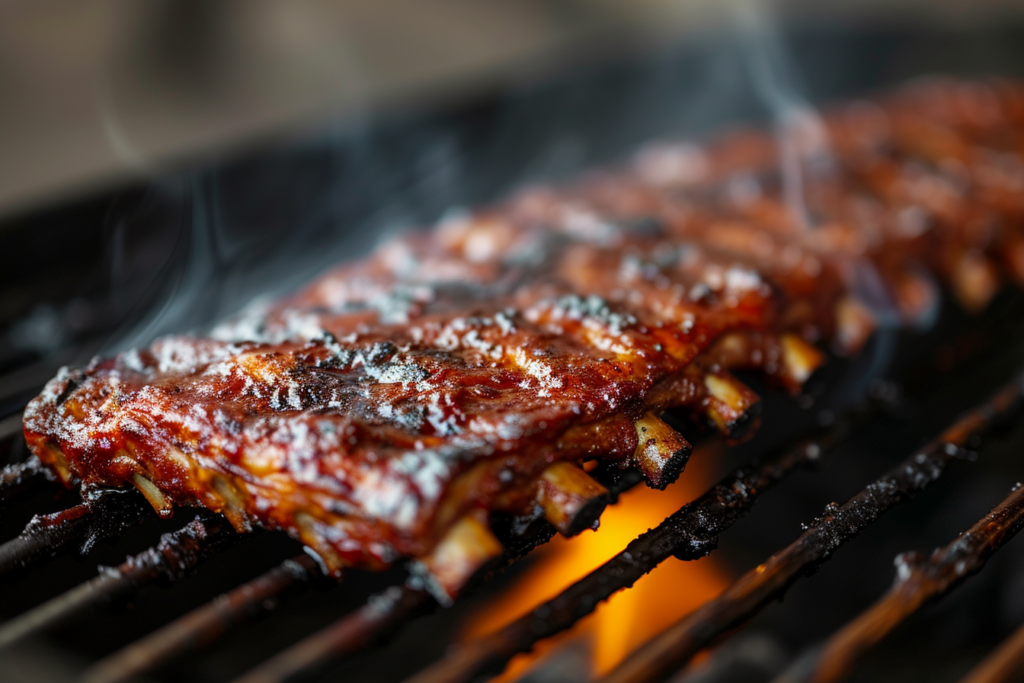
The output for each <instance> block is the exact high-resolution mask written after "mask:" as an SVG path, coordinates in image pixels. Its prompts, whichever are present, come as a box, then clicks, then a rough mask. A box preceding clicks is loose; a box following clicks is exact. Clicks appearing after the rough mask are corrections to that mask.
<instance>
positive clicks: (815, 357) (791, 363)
mask: <svg viewBox="0 0 1024 683" xmlns="http://www.w3.org/2000/svg"><path fill="white" fill-rule="evenodd" d="M779 342H780V344H781V345H782V365H783V367H784V368H785V370H786V379H787V380H789V383H790V385H791V386H790V388H791V389H793V390H798V389H799V388H800V387H801V386H802V385H803V383H804V382H806V381H807V379H808V378H809V377H810V376H811V375H812V374H813V373H814V371H815V370H817V369H818V368H819V367H821V364H822V363H824V362H825V354H823V353H822V352H821V351H819V350H818V349H816V348H815V347H813V346H811V345H810V344H808V343H807V342H805V341H804V340H803V339H801V338H800V337H798V336H797V335H795V334H784V335H782V338H781V339H780V340H779Z"/></svg>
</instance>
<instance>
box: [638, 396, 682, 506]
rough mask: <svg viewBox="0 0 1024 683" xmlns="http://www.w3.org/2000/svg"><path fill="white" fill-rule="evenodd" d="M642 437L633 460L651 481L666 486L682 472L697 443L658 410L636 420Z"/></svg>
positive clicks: (657, 485)
mask: <svg viewBox="0 0 1024 683" xmlns="http://www.w3.org/2000/svg"><path fill="white" fill-rule="evenodd" d="M635 427H636V435H637V438H638V439H639V440H638V442H637V446H636V451H634V453H633V464H634V465H635V466H636V468H637V469H639V470H640V473H641V474H643V475H644V479H646V480H647V483H648V485H650V486H651V487H653V488H656V489H664V488H665V487H666V486H668V485H669V484H671V483H672V482H674V481H675V480H676V478H677V477H678V476H679V473H680V472H682V471H683V468H684V467H685V466H686V461H687V460H689V459H690V453H691V452H692V451H693V446H691V445H690V442H689V441H687V440H686V439H684V438H683V435H682V434H680V433H679V432H677V431H676V430H674V429H672V427H670V426H669V425H668V424H666V423H665V422H664V421H663V420H662V419H661V418H660V417H658V416H657V415H655V414H654V413H647V414H646V415H644V416H643V417H642V418H640V419H639V420H637V421H636V424H635Z"/></svg>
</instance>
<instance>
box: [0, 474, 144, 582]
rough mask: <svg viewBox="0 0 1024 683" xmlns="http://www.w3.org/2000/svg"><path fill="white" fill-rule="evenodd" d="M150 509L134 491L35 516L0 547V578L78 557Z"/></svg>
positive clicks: (113, 493) (98, 496) (105, 495)
mask: <svg viewBox="0 0 1024 683" xmlns="http://www.w3.org/2000/svg"><path fill="white" fill-rule="evenodd" d="M149 514H152V508H150V507H149V505H147V504H146V502H145V500H144V499H143V498H142V496H140V495H138V494H137V493H136V492H135V491H115V490H110V491H104V492H102V493H99V494H96V495H95V496H94V497H93V498H91V499H88V500H86V501H85V502H84V503H81V504H79V505H75V506H74V507H71V508H68V509H67V510H61V511H60V512H54V513H52V514H49V515H36V516H35V517H33V518H32V519H31V520H30V521H29V523H28V524H27V525H26V526H25V530H24V531H22V532H21V534H19V535H18V536H17V537H15V538H13V539H11V540H10V541H7V542H6V543H4V544H3V545H0V576H3V575H5V574H8V573H10V572H12V571H15V570H17V569H24V568H26V567H28V566H30V565H32V564H34V563H36V562H39V561H41V560H45V559H49V558H51V557H54V556H55V555H57V554H59V553H61V552H63V551H66V550H70V549H71V548H72V547H74V546H78V549H79V550H80V551H81V552H82V554H85V553H88V552H89V551H90V550H92V548H93V546H94V545H95V544H96V542H97V541H100V540H103V539H106V538H112V537H114V536H118V535H120V534H121V533H123V532H124V531H125V530H127V529H129V528H131V527H133V526H135V525H136V524H138V523H139V522H141V521H142V520H143V519H145V518H146V517H147V516H148V515H149Z"/></svg>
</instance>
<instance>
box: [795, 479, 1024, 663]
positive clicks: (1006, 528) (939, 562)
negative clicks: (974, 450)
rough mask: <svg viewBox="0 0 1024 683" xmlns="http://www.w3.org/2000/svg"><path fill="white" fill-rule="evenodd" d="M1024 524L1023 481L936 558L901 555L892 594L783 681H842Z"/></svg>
mask: <svg viewBox="0 0 1024 683" xmlns="http://www.w3.org/2000/svg"><path fill="white" fill-rule="evenodd" d="M1022 526H1024V487H1022V486H1021V485H1020V484H1018V485H1017V486H1015V487H1014V490H1013V492H1012V493H1011V494H1010V495H1009V496H1008V497H1007V498H1006V499H1004V500H1003V502H1002V503H1000V504H999V505H997V506H996V507H995V508H994V509H993V510H992V511H991V512H989V513H988V514H987V515H985V517H983V518H982V519H981V520H980V521H978V522H977V523H975V524H974V526H972V527H971V528H970V529H968V530H967V531H965V532H964V533H962V534H960V536H958V537H957V538H956V539H955V540H953V542H952V543H950V544H949V545H947V546H945V547H944V548H939V549H938V550H936V551H935V552H933V553H932V555H931V557H929V558H927V559H926V558H925V557H924V556H922V555H921V554H920V553H916V552H910V553H904V554H902V555H900V556H899V557H897V558H896V566H897V574H896V581H895V583H894V584H893V586H892V588H890V589H889V592H888V593H886V594H885V596H883V597H882V599H881V600H879V601H878V602H877V603H875V604H874V606H872V607H871V608H869V609H868V610H867V611H865V612H864V613H862V614H861V615H860V616H859V617H857V618H856V619H854V620H853V621H852V622H850V623H849V624H847V625H846V626H845V627H843V628H842V629H841V630H840V631H839V632H838V633H836V634H835V635H833V636H832V638H830V639H829V640H828V642H826V643H825V644H824V645H823V646H821V647H819V648H816V649H815V650H812V651H811V652H809V653H807V654H806V655H804V656H802V657H800V658H799V659H798V660H797V662H796V663H795V664H794V665H793V666H792V667H791V668H790V669H789V670H788V671H787V672H786V673H785V674H783V675H782V676H781V677H779V678H778V679H777V683H798V682H800V683H804V682H806V683H834V682H835V681H839V680H842V679H843V678H845V677H846V676H847V674H849V672H850V670H851V669H852V668H853V666H854V665H855V664H856V662H857V660H858V659H859V658H860V657H861V656H862V655H863V654H865V653H866V652H867V651H868V650H870V649H871V648H872V647H873V646H874V645H876V644H877V643H878V642H880V641H881V640H882V639H883V638H885V637H886V636H887V635H888V634H889V632H891V631H892V630H893V629H894V628H896V627H897V626H899V625H900V624H901V623H903V621H905V620H906V619H907V617H909V616H911V615H912V614H914V613H915V612H917V611H918V610H919V609H920V608H921V607H922V606H924V605H925V604H927V603H929V602H931V601H933V600H936V599H938V598H940V597H942V596H943V595H945V594H946V593H949V592H950V591H952V590H953V589H954V588H956V587H957V586H959V585H960V584H961V583H962V582H963V581H964V580H965V579H967V578H968V577H970V576H972V575H973V574H976V573H977V572H979V571H980V570H981V568H982V567H984V566H985V562H986V561H987V560H988V558H989V557H990V556H991V555H992V554H993V553H994V552H995V551H997V550H998V549H999V548H1001V547H1002V546H1003V544H1005V543H1006V542H1007V541H1009V540H1010V539H1011V538H1013V537H1014V536H1015V535H1016V534H1017V532H1018V531H1020V529H1021V527H1022Z"/></svg>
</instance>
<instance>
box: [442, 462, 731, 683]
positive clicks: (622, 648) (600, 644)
mask: <svg viewBox="0 0 1024 683" xmlns="http://www.w3.org/2000/svg"><path fill="white" fill-rule="evenodd" d="M712 456H713V454H712V453H710V452H708V451H707V450H704V451H703V452H699V453H697V454H695V456H694V458H693V459H692V461H691V462H690V464H689V466H688V467H687V469H686V472H685V473H684V475H683V476H682V477H680V479H679V481H677V482H676V483H675V484H673V485H672V486H670V487H668V489H666V490H665V491H655V490H652V489H649V488H647V487H646V486H643V485H641V486H637V487H635V488H633V489H632V490H631V491H628V492H626V493H624V494H623V495H622V496H621V497H620V499H619V502H618V503H617V504H616V505H614V506H611V507H609V508H608V509H607V510H606V511H605V513H604V515H602V517H601V527H600V529H599V530H598V531H597V532H596V533H593V532H584V533H582V534H580V535H579V536H577V537H575V538H571V539H566V538H562V537H556V538H555V539H554V540H552V542H551V543H549V544H548V545H547V546H545V547H544V548H542V549H540V550H539V551H538V553H537V554H539V555H540V557H539V558H538V559H536V560H535V561H534V563H533V565H532V566H530V567H529V568H528V569H527V570H526V571H525V572H523V574H522V575H521V576H519V577H518V578H517V580H516V581H515V582H514V583H513V584H512V585H511V586H509V587H507V588H506V589H505V590H504V592H503V593H502V594H501V595H499V596H497V598H495V599H492V600H491V601H489V602H488V603H487V604H486V605H485V606H484V607H483V608H482V609H481V610H479V611H478V612H476V613H475V614H472V615H471V616H470V618H469V621H468V623H467V625H466V628H465V629H464V631H463V634H462V635H463V639H464V640H469V639H472V638H476V637H479V636H482V635H484V634H487V633H490V632H492V631H495V630H497V629H498V628H500V627H502V626H504V625H505V624H507V623H509V622H510V621H512V620H514V619H516V618H517V617H519V616H521V615H523V614H525V613H526V612H528V611H530V610H532V609H533V608H534V607H536V606H537V605H539V604H540V603H542V602H544V601H546V600H548V599H550V598H553V597H554V596H556V595H558V594H559V593H560V592H562V591H563V590H564V589H565V588H567V587H568V586H570V585H571V584H572V583H574V582H575V581H576V580H578V579H580V578H581V577H583V576H584V575H586V574H588V573H589V572H591V571H593V570H594V569H595V568H597V567H598V566H600V565H601V564H603V563H604V562H606V561H607V560H609V559H611V558H612V557H613V556H614V555H615V554H616V553H618V552H620V551H621V550H622V549H623V548H625V547H626V544H628V543H629V542H630V541H632V540H633V539H634V538H636V537H637V536H639V535H640V534H641V533H643V532H644V531H646V530H647V529H649V528H651V527H653V526H655V525H657V524H659V523H660V522H661V521H662V520H663V519H665V518H666V517H668V516H669V515H670V514H672V513H673V512H675V511H676V510H678V509H679V508H680V507H682V505H683V504H684V503H686V502H688V501H690V500H692V499H693V498H695V497H696V496H697V495H699V494H700V493H701V492H703V491H704V490H705V489H706V488H707V487H708V485H709V484H710V483H711V472H710V468H709V465H708V463H710V462H714V460H715V458H714V457H712ZM730 582H731V581H730V577H729V575H728V573H727V572H726V571H725V570H724V569H722V568H721V567H720V566H719V565H718V563H717V562H716V561H715V560H714V559H713V557H706V558H703V559H701V560H698V561H695V562H681V561H679V560H677V559H675V558H670V559H669V560H667V561H665V562H663V563H662V564H661V565H660V566H659V567H657V568H656V569H655V570H654V571H652V572H651V573H650V574H648V575H647V576H645V577H643V578H642V579H640V580H639V581H637V583H636V584H634V586H633V587H632V588H631V589H629V590H625V591H620V592H618V593H616V594H615V595H613V596H612V597H611V599H610V600H608V601H607V602H606V603H604V604H602V605H601V606H599V607H598V609H597V611H596V612H595V613H594V614H592V615H590V616H589V617H587V618H585V619H583V620H582V621H580V623H579V624H577V625H576V627H575V628H573V629H571V630H570V631H568V632H566V633H563V634H560V635H559V636H557V637H555V638H551V639H549V640H548V641H546V642H544V643H541V644H540V645H538V646H537V647H536V648H534V650H533V652H531V653H529V654H525V655H520V656H518V657H516V658H515V659H513V660H512V662H511V663H510V664H509V666H508V668H507V669H506V670H505V673H504V674H503V675H502V676H500V677H499V678H496V679H494V680H495V681H512V680H515V679H516V678H518V677H519V676H521V675H522V674H523V673H524V672H525V671H526V670H527V669H528V668H530V667H531V666H532V665H533V664H534V663H536V662H537V660H538V659H540V658H541V657H542V656H543V655H544V654H545V653H547V652H549V651H550V650H551V649H552V648H554V647H557V646H558V645H559V644H560V643H564V642H567V641H568V640H574V639H576V638H580V637H585V638H589V640H590V645H591V651H592V653H593V656H592V661H591V664H592V667H593V673H594V674H595V675H600V674H603V673H605V672H607V671H609V670H610V669H612V668H613V667H614V666H615V665H616V664H618V663H619V662H621V661H622V660H623V659H624V658H625V657H626V656H627V655H628V654H629V653H630V652H632V651H633V650H634V649H636V648H637V647H639V646H640V645H642V644H643V643H644V642H646V641H647V640H648V639H650V638H651V637H652V636H654V635H655V634H657V633H658V632H660V631H661V630H663V629H665V628H666V627H668V626H669V625H670V624H671V623H672V622H674V621H676V620H677V619H679V618H680V617H681V616H683V615H684V614H686V613H688V612H690V611H692V610H694V609H695V608H697V607H699V606H700V605H701V604H703V603H704V602H706V601H707V600H709V599H711V598H713V597H714V596H716V595H718V594H719V593H721V592H722V591H723V590H724V589H725V588H726V586H728V585H729V583H730Z"/></svg>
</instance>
